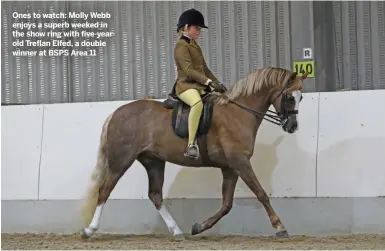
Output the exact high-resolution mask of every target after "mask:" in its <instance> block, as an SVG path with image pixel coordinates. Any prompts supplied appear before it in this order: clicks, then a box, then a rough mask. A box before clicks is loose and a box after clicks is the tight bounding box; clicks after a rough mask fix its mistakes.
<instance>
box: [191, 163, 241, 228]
mask: <svg viewBox="0 0 385 251" xmlns="http://www.w3.org/2000/svg"><path fill="white" fill-rule="evenodd" d="M221 170H222V176H223V181H222V198H223V199H222V207H221V209H220V210H219V211H218V212H217V213H216V214H215V215H214V216H212V217H210V218H208V219H207V220H205V221H204V222H203V223H201V224H199V223H195V224H194V225H193V227H192V229H191V234H192V235H196V234H199V233H202V232H203V231H205V230H207V229H210V228H212V227H213V226H214V225H215V224H216V223H217V222H218V221H219V220H220V219H222V218H223V217H224V216H225V215H227V214H228V213H229V212H230V210H231V208H232V206H233V198H234V191H235V186H236V184H237V181H238V175H237V174H236V172H235V171H234V169H231V168H226V169H221Z"/></svg>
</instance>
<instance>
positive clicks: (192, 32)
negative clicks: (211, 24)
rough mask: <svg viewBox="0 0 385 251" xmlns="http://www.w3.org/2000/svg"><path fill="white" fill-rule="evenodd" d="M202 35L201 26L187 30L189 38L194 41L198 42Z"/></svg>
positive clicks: (190, 27)
mask: <svg viewBox="0 0 385 251" xmlns="http://www.w3.org/2000/svg"><path fill="white" fill-rule="evenodd" d="M200 33H201V27H199V26H195V25H192V26H189V27H188V28H187V34H188V36H189V37H191V38H192V39H194V40H197V39H198V38H199V35H200Z"/></svg>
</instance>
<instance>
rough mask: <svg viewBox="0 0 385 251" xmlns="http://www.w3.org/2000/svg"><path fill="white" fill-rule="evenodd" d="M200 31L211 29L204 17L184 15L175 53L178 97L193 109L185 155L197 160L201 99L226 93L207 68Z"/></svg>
mask: <svg viewBox="0 0 385 251" xmlns="http://www.w3.org/2000/svg"><path fill="white" fill-rule="evenodd" d="M201 28H208V27H207V26H206V25H205V21H204V17H203V15H202V13H201V12H199V11H198V10H195V9H189V10H186V11H184V12H183V13H182V14H181V15H180V17H179V21H178V24H177V32H178V35H179V36H178V37H179V39H178V41H177V43H176V45H175V49H174V59H175V63H176V67H177V71H178V76H177V80H176V86H175V94H176V95H177V96H178V97H179V98H180V99H181V100H182V101H183V102H185V103H186V104H188V105H189V106H190V107H191V110H190V114H189V118H188V127H189V128H188V130H189V140H188V145H187V149H186V151H185V153H184V155H185V156H186V157H190V158H194V159H197V158H199V156H200V154H199V148H198V145H197V143H196V140H195V136H196V132H197V130H198V125H199V120H200V116H201V113H202V109H203V102H202V100H201V95H202V94H204V93H205V92H207V91H213V90H215V91H218V92H221V93H223V92H225V91H226V88H225V87H224V86H223V85H222V84H220V82H219V81H218V79H217V78H216V77H215V76H214V75H213V73H212V72H211V71H210V70H209V68H208V67H207V64H206V62H205V59H204V56H203V53H202V50H201V48H200V47H199V45H198V44H197V43H196V40H197V39H198V37H199V35H200V31H201Z"/></svg>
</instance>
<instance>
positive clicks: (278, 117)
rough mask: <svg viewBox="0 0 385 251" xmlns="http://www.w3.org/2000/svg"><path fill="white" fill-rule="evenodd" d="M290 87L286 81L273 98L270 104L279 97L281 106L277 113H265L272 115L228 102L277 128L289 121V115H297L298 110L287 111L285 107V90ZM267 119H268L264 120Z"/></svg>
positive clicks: (286, 98)
mask: <svg viewBox="0 0 385 251" xmlns="http://www.w3.org/2000/svg"><path fill="white" fill-rule="evenodd" d="M289 85H290V81H288V82H287V83H286V84H285V86H284V87H283V88H282V90H281V91H280V93H279V94H278V95H277V96H276V97H275V98H274V100H273V102H272V104H274V102H275V101H276V100H277V99H278V98H279V97H280V96H282V98H281V105H280V110H279V111H278V112H275V111H271V110H267V112H270V113H272V114H267V112H266V113H262V112H259V111H255V110H253V109H250V108H247V107H245V106H243V105H241V104H238V103H237V102H234V101H232V100H229V101H230V102H231V103H233V104H235V105H237V106H238V107H240V108H241V109H243V110H245V111H248V112H250V113H252V114H254V115H255V116H257V117H259V118H260V119H264V120H266V121H269V122H270V123H273V124H275V125H278V126H283V125H285V124H286V122H287V120H288V119H289V115H291V114H298V110H290V111H288V110H287V109H286V108H285V107H286V106H285V105H286V102H287V101H288V97H287V89H288V87H289ZM301 100H302V96H301ZM266 117H268V118H266Z"/></svg>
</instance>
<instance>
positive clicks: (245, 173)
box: [227, 154, 289, 237]
mask: <svg viewBox="0 0 385 251" xmlns="http://www.w3.org/2000/svg"><path fill="white" fill-rule="evenodd" d="M227 159H228V160H229V164H230V167H233V168H234V169H236V171H237V173H238V175H239V176H240V177H241V179H242V180H243V181H244V182H245V184H246V185H247V186H248V187H249V188H250V190H251V191H252V192H253V193H254V194H255V195H256V196H257V198H258V200H259V201H260V202H261V203H262V205H263V206H264V208H265V209H266V212H267V214H268V216H269V218H270V222H271V225H272V226H273V227H274V228H275V229H277V230H278V231H277V233H276V236H277V237H288V236H289V235H288V233H287V231H286V229H285V227H284V225H283V224H282V222H281V220H280V219H279V217H278V215H277V213H276V212H275V211H274V209H273V207H272V206H271V204H270V199H269V197H268V196H267V194H266V192H265V190H264V189H263V187H262V185H261V184H260V183H259V181H258V178H257V176H256V175H255V173H254V171H253V168H252V166H251V163H250V161H249V159H248V158H247V157H246V156H244V155H238V154H237V155H233V156H227Z"/></svg>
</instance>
